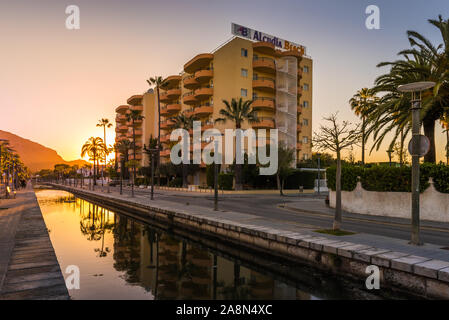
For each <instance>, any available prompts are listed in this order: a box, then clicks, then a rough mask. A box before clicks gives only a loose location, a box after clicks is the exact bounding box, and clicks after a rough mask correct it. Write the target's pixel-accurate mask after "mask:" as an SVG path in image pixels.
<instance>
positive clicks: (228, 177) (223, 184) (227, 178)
mask: <svg viewBox="0 0 449 320" xmlns="http://www.w3.org/2000/svg"><path fill="white" fill-rule="evenodd" d="M233 183H234V175H233V174H232V173H220V174H219V175H218V187H219V188H220V189H223V190H232V185H233Z"/></svg>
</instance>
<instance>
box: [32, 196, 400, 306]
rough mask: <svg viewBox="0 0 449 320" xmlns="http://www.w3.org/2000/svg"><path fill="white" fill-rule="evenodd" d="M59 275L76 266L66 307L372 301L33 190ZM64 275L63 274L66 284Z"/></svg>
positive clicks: (315, 275)
mask: <svg viewBox="0 0 449 320" xmlns="http://www.w3.org/2000/svg"><path fill="white" fill-rule="evenodd" d="M36 196H37V199H38V202H39V206H40V208H41V211H42V214H43V216H44V220H45V223H46V225H47V228H48V230H49V234H50V238H51V241H52V243H53V246H54V249H55V252H56V255H57V258H58V261H59V264H60V265H61V270H62V272H63V273H64V272H65V270H66V268H67V267H68V266H71V265H75V266H77V267H78V268H79V270H80V288H79V289H71V290H69V293H70V296H71V298H72V299H267V300H269V299H289V300H293V299H307V300H310V299H379V298H402V297H400V296H396V295H391V294H390V293H386V292H384V291H382V295H383V296H382V297H380V296H377V295H374V294H372V292H369V291H367V290H365V289H364V282H363V283H362V282H353V281H349V280H347V279H338V278H337V277H335V276H331V275H328V274H324V273H322V272H320V271H318V270H316V269H313V268H311V267H308V266H305V265H299V264H298V263H292V262H287V261H279V260H278V259H274V258H273V257H267V256H266V255H261V254H258V253H256V252H254V253H252V252H248V250H243V249H240V248H236V247H235V246H232V245H229V244H225V243H217V241H214V240H212V239H203V238H202V237H201V236H195V235H194V234H192V233H191V232H187V231H183V230H173V229H170V228H163V226H162V227H161V226H158V225H156V224H154V223H151V221H141V220H138V219H136V218H134V217H132V215H128V214H126V213H119V212H114V211H111V210H108V209H107V208H103V207H101V206H98V205H96V204H94V203H91V202H89V201H85V200H83V199H80V198H77V197H75V196H73V195H72V194H70V193H67V192H64V191H57V190H36ZM67 275H68V274H65V273H64V276H65V277H66V276H67Z"/></svg>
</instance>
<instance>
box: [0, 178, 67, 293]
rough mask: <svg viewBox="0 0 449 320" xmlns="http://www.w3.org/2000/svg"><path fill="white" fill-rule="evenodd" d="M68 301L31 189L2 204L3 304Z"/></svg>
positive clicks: (0, 257)
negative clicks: (20, 301)
mask: <svg viewBox="0 0 449 320" xmlns="http://www.w3.org/2000/svg"><path fill="white" fill-rule="evenodd" d="M68 298H69V295H68V291H67V288H66V286H65V281H64V278H63V276H62V273H61V270H60V267H59V263H58V260H57V259H56V255H55V252H54V250H53V246H52V244H51V241H50V238H49V235H48V231H47V228H46V226H45V222H44V219H43V217H42V213H41V211H40V208H39V205H38V203H37V200H36V196H35V195H34V191H33V190H32V189H31V185H30V186H28V188H27V189H25V190H20V191H18V192H17V196H16V199H7V200H0V300H10V299H68Z"/></svg>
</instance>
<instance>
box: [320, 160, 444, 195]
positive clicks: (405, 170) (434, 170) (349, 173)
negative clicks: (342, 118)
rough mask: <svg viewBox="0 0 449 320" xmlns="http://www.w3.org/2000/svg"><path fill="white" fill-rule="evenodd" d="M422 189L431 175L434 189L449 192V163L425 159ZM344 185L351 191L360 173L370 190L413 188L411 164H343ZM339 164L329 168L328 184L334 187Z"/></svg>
mask: <svg viewBox="0 0 449 320" xmlns="http://www.w3.org/2000/svg"><path fill="white" fill-rule="evenodd" d="M420 171H421V172H420V190H421V192H422V191H424V190H426V189H427V188H428V187H429V178H430V177H432V178H433V181H434V185H435V189H436V190H438V191H439V192H443V193H449V167H448V166H446V165H443V164H439V165H435V164H430V163H425V164H422V165H421V170H420ZM341 173H342V174H341V175H342V177H341V189H342V190H344V191H352V190H354V189H355V187H356V185H357V177H360V179H361V183H362V187H363V188H364V189H365V190H368V191H385V192H410V191H411V180H412V179H411V177H412V173H411V167H390V166H382V165H380V166H371V167H365V168H363V167H360V166H348V165H345V166H342V170H341ZM335 174H336V167H335V166H333V167H330V168H328V169H327V185H328V187H329V188H330V189H332V190H335Z"/></svg>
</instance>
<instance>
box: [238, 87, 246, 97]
mask: <svg viewBox="0 0 449 320" xmlns="http://www.w3.org/2000/svg"><path fill="white" fill-rule="evenodd" d="M240 95H241V96H242V97H246V96H248V90H246V89H240Z"/></svg>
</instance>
